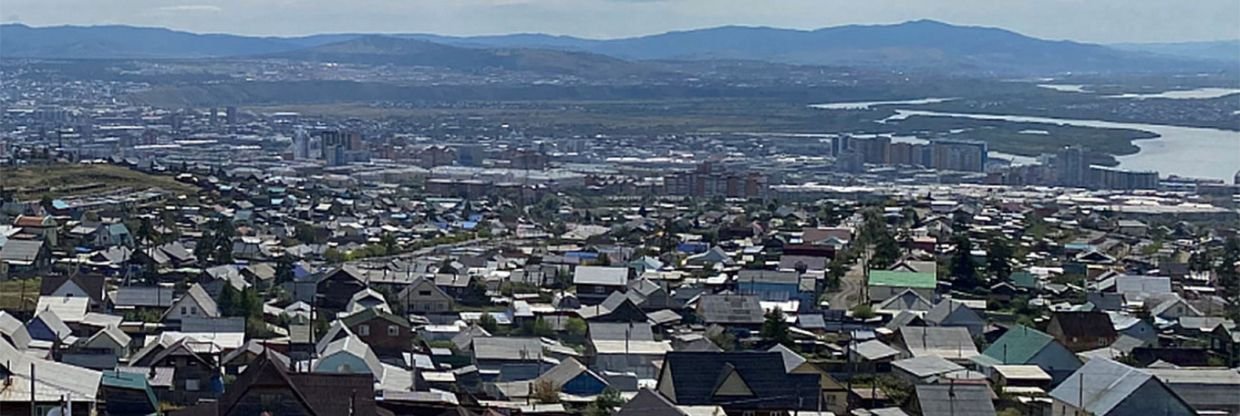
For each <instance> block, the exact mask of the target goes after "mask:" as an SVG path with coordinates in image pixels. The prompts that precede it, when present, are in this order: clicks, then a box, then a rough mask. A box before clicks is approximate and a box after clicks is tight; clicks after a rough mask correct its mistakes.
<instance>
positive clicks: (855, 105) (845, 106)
mask: <svg viewBox="0 0 1240 416" xmlns="http://www.w3.org/2000/svg"><path fill="white" fill-rule="evenodd" d="M951 100H955V98H922V99H918V100H902V101H861V102H849V103H825V104H813V105H810V107H813V108H817V109H819V110H869V109H871V108H873V107H874V106H879V105H899V104H902V105H922V104H938V103H942V102H947V101H951Z"/></svg>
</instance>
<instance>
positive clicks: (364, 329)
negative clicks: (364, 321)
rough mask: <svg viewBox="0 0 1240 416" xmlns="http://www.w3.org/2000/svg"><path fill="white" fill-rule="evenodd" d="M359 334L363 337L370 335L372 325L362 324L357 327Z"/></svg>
mask: <svg viewBox="0 0 1240 416" xmlns="http://www.w3.org/2000/svg"><path fill="white" fill-rule="evenodd" d="M357 335H359V336H363V337H365V336H370V325H362V326H359V327H357Z"/></svg>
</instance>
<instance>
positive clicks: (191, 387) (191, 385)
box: [185, 379, 198, 391]
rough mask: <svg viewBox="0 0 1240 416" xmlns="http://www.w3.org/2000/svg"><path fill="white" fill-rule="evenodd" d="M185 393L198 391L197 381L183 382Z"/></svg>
mask: <svg viewBox="0 0 1240 416" xmlns="http://www.w3.org/2000/svg"><path fill="white" fill-rule="evenodd" d="M185 391H198V380H194V379H189V380H185Z"/></svg>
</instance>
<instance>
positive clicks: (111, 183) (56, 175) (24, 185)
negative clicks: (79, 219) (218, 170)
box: [0, 164, 195, 199]
mask: <svg viewBox="0 0 1240 416" xmlns="http://www.w3.org/2000/svg"><path fill="white" fill-rule="evenodd" d="M0 188H3V189H8V190H15V191H16V192H17V197H18V198H20V199H37V198H42V197H44V196H47V197H51V198H64V197H70V196H81V195H89V194H98V193H103V192H108V191H114V190H117V189H121V188H133V189H146V188H160V189H164V190H168V191H172V192H177V193H186V194H191V193H194V192H195V189H194V188H193V187H191V186H189V185H186V184H183V183H180V182H177V181H176V180H174V179H173V178H172V177H170V176H158V175H150V174H146V173H142V172H138V171H134V170H130V169H127V168H125V167H121V166H114V165H102V164H98V165H82V164H58V165H46V166H44V165H40V166H22V167H17V168H13V167H2V168H0Z"/></svg>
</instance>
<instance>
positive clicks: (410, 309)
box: [394, 277, 453, 315]
mask: <svg viewBox="0 0 1240 416" xmlns="http://www.w3.org/2000/svg"><path fill="white" fill-rule="evenodd" d="M394 303H395V304H396V305H399V308H400V310H403V311H405V312H406V313H410V314H419V315H429V314H444V313H449V312H451V311H452V304H453V299H452V296H449V295H448V293H447V292H444V291H443V289H440V288H439V286H436V285H435V283H434V282H431V281H430V280H427V279H425V278H421V277H419V278H416V279H414V280H413V281H412V282H410V283H409V284H408V285H406V286H405V288H404V289H402V290H401V291H400V293H398V294H397V295H396V299H394Z"/></svg>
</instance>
